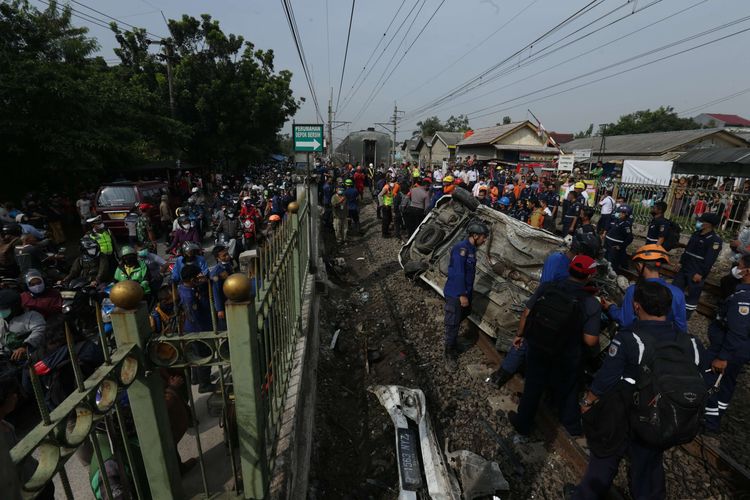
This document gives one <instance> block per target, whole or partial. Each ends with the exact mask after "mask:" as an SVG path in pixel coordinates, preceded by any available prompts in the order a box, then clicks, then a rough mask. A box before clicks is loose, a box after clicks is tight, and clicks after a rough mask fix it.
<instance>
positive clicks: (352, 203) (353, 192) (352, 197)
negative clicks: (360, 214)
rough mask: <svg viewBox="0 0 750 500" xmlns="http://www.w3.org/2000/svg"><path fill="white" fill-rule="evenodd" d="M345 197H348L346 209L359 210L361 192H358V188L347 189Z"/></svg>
mask: <svg viewBox="0 0 750 500" xmlns="http://www.w3.org/2000/svg"><path fill="white" fill-rule="evenodd" d="M344 196H346V201H347V203H346V208H347V209H349V210H359V201H358V200H359V191H357V188H355V187H353V186H352V187H349V188H346V191H344Z"/></svg>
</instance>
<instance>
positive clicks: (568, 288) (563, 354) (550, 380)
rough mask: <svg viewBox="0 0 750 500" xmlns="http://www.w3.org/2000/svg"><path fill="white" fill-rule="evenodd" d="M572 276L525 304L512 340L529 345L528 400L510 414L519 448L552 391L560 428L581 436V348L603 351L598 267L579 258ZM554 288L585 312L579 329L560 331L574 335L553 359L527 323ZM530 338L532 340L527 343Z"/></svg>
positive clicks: (572, 263) (525, 397)
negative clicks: (593, 283)
mask: <svg viewBox="0 0 750 500" xmlns="http://www.w3.org/2000/svg"><path fill="white" fill-rule="evenodd" d="M587 234H594V233H587ZM595 236H596V235H595ZM568 272H569V273H570V276H569V277H568V279H566V280H562V281H559V282H557V283H546V284H544V285H541V286H539V287H538V288H537V289H536V291H535V292H534V294H533V295H532V296H531V297H530V298H529V300H528V302H527V303H526V310H525V311H524V314H523V315H522V316H521V325H520V326H519V332H518V334H517V335H516V338H515V339H514V340H513V345H514V346H515V347H520V346H521V344H522V343H528V352H527V355H526V356H527V359H526V380H525V382H524V390H523V395H522V396H521V401H520V402H519V403H518V413H513V412H511V413H510V414H509V415H508V419H509V420H510V423H511V424H512V425H513V427H514V428H515V430H516V432H517V433H518V435H517V436H515V437H514V441H515V442H524V441H526V440H527V439H528V435H529V434H530V432H531V427H532V425H533V422H534V417H535V416H536V411H537V408H538V407H539V403H540V402H541V400H542V396H543V395H544V392H545V391H546V389H548V388H550V389H553V392H554V395H555V401H557V403H558V410H559V417H560V423H561V424H562V425H563V426H564V427H565V428H566V429H567V430H568V432H569V433H570V434H572V435H580V434H581V422H580V413H579V410H578V406H577V404H576V399H577V397H578V389H579V386H578V377H579V373H580V371H581V367H582V362H583V348H582V346H583V345H584V344H585V345H586V346H589V347H597V346H598V345H599V328H600V317H601V306H600V305H599V301H598V300H596V298H595V297H594V296H593V295H592V294H591V293H590V292H589V291H588V290H587V289H586V284H587V282H588V280H589V279H590V278H591V277H592V276H593V275H594V274H596V272H597V265H596V261H595V260H594V259H592V258H591V257H589V256H587V255H576V256H575V257H573V260H571V261H570V267H569V270H568ZM550 287H560V288H561V289H562V290H563V291H564V292H565V293H566V294H568V295H569V296H573V297H576V298H577V300H578V304H579V307H580V310H579V311H576V316H575V318H574V321H575V324H573V325H561V328H564V329H566V332H570V334H569V335H567V337H566V342H565V344H564V345H563V346H562V350H561V351H560V352H558V353H556V354H555V355H552V354H550V352H549V347H548V346H544V345H540V344H539V341H538V340H537V339H536V337H535V336H534V335H533V333H534V325H533V324H532V325H530V326H529V328H526V323H527V319H528V318H530V317H532V315H533V314H534V307H535V306H536V305H537V302H538V301H539V299H540V298H541V297H543V296H544V297H545V299H546V295H545V293H546V291H547V289H548V288H550ZM540 303H541V302H540ZM527 336H528V337H529V338H528V339H526V338H525V337H527Z"/></svg>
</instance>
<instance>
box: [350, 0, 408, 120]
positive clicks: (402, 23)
mask: <svg viewBox="0 0 750 500" xmlns="http://www.w3.org/2000/svg"><path fill="white" fill-rule="evenodd" d="M419 2H420V0H415V2H414V5H413V6H412V8H411V10H409V12H408V13H407V14H406V17H405V18H404V20H403V21H401V24H399V26H398V28H396V31H395V32H394V33H393V36H392V37H391V39H390V40H389V41H388V43H387V44H386V46H385V47H383V50H382V51H381V52H380V55H379V56H378V58H377V59H376V60H375V62H374V63H373V64H372V66H370V69H369V70H367V74H366V75H365V76H364V78H362V80H360V82H359V84H357V88H356V89H354V93H353V94H352V95H350V96H349V98H348V99H347V100H346V101H345V102H344V104H343V106H342V107H341V110H342V111H343V110H344V109H345V108H346V106H347V105H348V104H349V103H350V102H351V101H352V98H353V96H354V94H356V93H357V92H358V91H359V89H360V88H361V87H362V84H363V83H365V81H367V78H368V77H369V76H370V73H372V70H373V69H374V68H375V66H377V65H378V63H379V62H380V59H381V58H382V57H383V55H384V54H385V53H386V51H387V50H388V47H390V46H391V43H393V41H394V40H395V39H396V35H398V33H399V32H400V31H401V28H403V27H404V24H406V21H407V20H408V19H409V18H410V17H411V14H412V12H414V9H416V8H417V5H419Z"/></svg>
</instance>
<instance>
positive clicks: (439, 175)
mask: <svg viewBox="0 0 750 500" xmlns="http://www.w3.org/2000/svg"><path fill="white" fill-rule="evenodd" d="M432 178H433V180H434V181H435V182H443V171H442V169H439V168H436V169H435V171H434V172H433V173H432Z"/></svg>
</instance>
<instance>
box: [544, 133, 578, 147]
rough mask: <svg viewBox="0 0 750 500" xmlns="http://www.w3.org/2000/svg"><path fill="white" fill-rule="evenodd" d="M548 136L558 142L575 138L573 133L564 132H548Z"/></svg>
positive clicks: (561, 142)
mask: <svg viewBox="0 0 750 500" xmlns="http://www.w3.org/2000/svg"><path fill="white" fill-rule="evenodd" d="M549 136H550V137H552V138H553V139H554V140H555V142H556V143H558V144H563V143H565V142H570V141H572V140H573V139H575V138H576V136H575V134H565V133H562V132H549Z"/></svg>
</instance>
